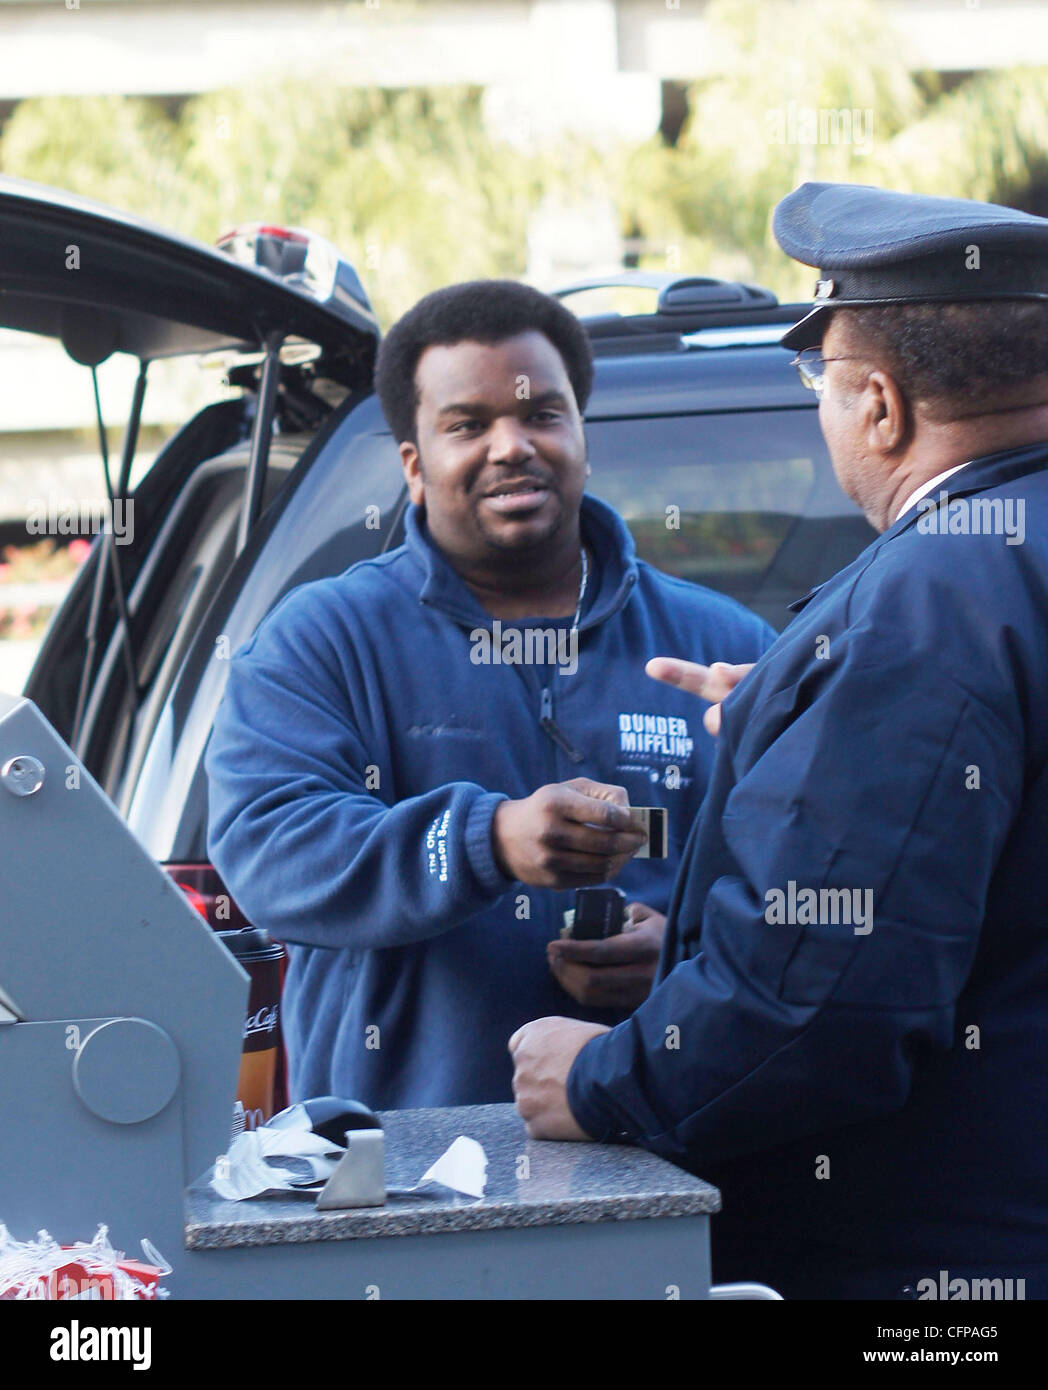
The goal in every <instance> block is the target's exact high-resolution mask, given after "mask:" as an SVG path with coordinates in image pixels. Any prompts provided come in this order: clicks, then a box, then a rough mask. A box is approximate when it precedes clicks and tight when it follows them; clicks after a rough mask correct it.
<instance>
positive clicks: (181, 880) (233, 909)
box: [160, 863, 251, 931]
mask: <svg viewBox="0 0 1048 1390" xmlns="http://www.w3.org/2000/svg"><path fill="white" fill-rule="evenodd" d="M160 867H161V868H162V869H163V870H164V872H165V873H166V874H167V875H168V876H169V877H170V878H172V879H174V881H175V883H176V884H177V886H178V887H179V888H181V890H182V892H183V893H185V895H186V897H187V898H188V899H189V901H190V904H191V905H192V906H193V907H195V908H196V910H197V912H199V913H200V915H201V917H203V919H204V921H205V922H207V924H208V926H210V927H213V928H214V930H215V931H241V930H242V929H243V928H244V927H249V926H250V925H251V923H250V922H249V921H248V920H247V918H246V917H245V916H244V914H243V913H242V912H241V911H240V908H239V907H237V905H236V903H235V902H234V901H233V899H232V897H231V895H230V893H229V890H228V889H227V888H226V886H225V884H224V883H223V882H222V880H221V878H220V877H219V874H218V870H217V869H216V868H215V867H214V865H212V864H206V863H204V864H199V863H198V864H161V866H160Z"/></svg>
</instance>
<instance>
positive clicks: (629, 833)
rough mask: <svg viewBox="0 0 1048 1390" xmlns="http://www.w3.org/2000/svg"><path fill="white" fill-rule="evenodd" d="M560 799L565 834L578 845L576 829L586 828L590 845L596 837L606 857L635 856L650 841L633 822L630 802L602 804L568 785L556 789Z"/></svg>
mask: <svg viewBox="0 0 1048 1390" xmlns="http://www.w3.org/2000/svg"><path fill="white" fill-rule="evenodd" d="M618 790H622V789H621V788H618ZM622 794H623V796H625V795H626V793H625V792H623V793H622ZM557 797H558V802H557V809H558V811H559V813H560V815H561V817H562V819H563V821H564V822H565V824H564V826H563V833H565V834H571V835H572V836H573V842H574V843H575V844H576V845H578V844H580V841H579V839H578V837H577V835H576V833H575V827H576V826H578V827H581V828H584V830H585V837H584V838H585V841H586V843H587V844H591V843H595V841H594V839H593V837H594V836H598V837H599V842H600V844H601V845H602V846H603V848H602V849H601V850H600V851H599V852H600V853H604V854H635V853H636V852H637V850H638V849H640V847H641V845H642V844H643V843H644V841H645V840H646V839H647V836H646V835H645V834H644V831H643V830H638V829H637V828H636V827H635V826H634V824H633V822H632V821H631V820H630V813H629V803H628V802H626V803H623V804H619V803H616V802H612V801H601V800H599V799H598V798H596V797H593V796H589V795H586V794H585V793H583V792H581V791H579V790H578V788H577V787H576V786H573V785H570V784H568V783H565V784H564V785H563V786H561V787H558V788H557Z"/></svg>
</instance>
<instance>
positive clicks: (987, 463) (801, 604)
mask: <svg viewBox="0 0 1048 1390" xmlns="http://www.w3.org/2000/svg"><path fill="white" fill-rule="evenodd" d="M1045 468H1048V441H1043V442H1041V443H1037V444H1024V445H1023V446H1022V448H1021V449H1007V450H1005V451H1004V452H1002V453H997V454H983V455H981V456H980V457H979V458H975V459H971V460H970V461H969V462H968V463H966V464H960V465H958V467H957V469H956V470H954V469H950V470H948V472H947V474H946V475H940V477H938V478H933V479H932V481H931V482H930V483H928V484H927V485H926V486H927V490H928V491H929V492H930V490H931V489H932V488H933V487H934V486H935V485H936V484H938V483H941V482H943V481H944V479H945V477H948V476H950V475H951V474H953V475H954V476H953V479H952V482H951V485H950V487H948V488H942V489H941V491H942V492H943V493H945V494H946V500H947V501H949V500H950V499H951V498H954V497H967V496H970V495H971V494H972V493H976V492H985V491H987V490H988V489H989V488H994V487H1003V486H1004V485H1005V484H1006V483H1011V482H1014V481H1015V479H1016V478H1022V477H1025V476H1026V474H1028V473H1037V472H1040V471H1042V470H1043V469H1045ZM962 469H963V471H962ZM922 495H923V494H922ZM920 500H921V495H918V496H917V497H913V498H911V499H910V500H909V501H908V502H907V504H906V507H905V509H904V510H903V511H901V512H900V513H899V515H898V516H897V517H896V519H895V521H894V522H893V523H892V525H891V526H889V527H888V529H887V531H883V532H882V533H881V534H880V535H879V536H877V537H875V539H874V540H872V541H871V542H870V544H869V545H868V546H867V547H866V550H864V551H863V552H862V553H863V554H864V555H865V554H866V553H867V552H868V551H870V550H879V549H880V547H881V546H882V545H887V544H888V543H889V542H890V541H893V540H894V539H895V537H896V536H901V535H902V533H903V532H904V531H907V530H909V528H910V527H911V526H912V525H914V523H915V522H916V521H917V519H918V517H919V516H921V515H922V514H923V513H922V511H921V509H919V508H918V507H917V505H916V503H917V502H918V501H920ZM934 500H935V505H936V506H938V505H940V503H941V500H942V499H941V498H939V497H936V498H935V499H934ZM857 558H858V556H856V559H857ZM852 563H854V561H853V562H852ZM849 568H850V567H849ZM842 573H843V571H842ZM829 582H830V581H829V580H828V579H827V580H824V581H823V583H822V584H816V586H815V588H814V589H812V590H810V592H808V593H807V594H805V595H804V597H803V598H799V599H795V600H794V602H793V603H791V604H788V605H787V607H788V608H789V610H790V612H791V613H799V612H800V611H801V610H802V609H804V608H807V606H808V604H809V603H811V601H812V599H813V598H814V597H815V596H816V594H818V593H819V592H820V590H822V589H824V588H825V587H826V585H827V584H828V583H829Z"/></svg>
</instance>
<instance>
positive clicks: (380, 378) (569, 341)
mask: <svg viewBox="0 0 1048 1390" xmlns="http://www.w3.org/2000/svg"><path fill="white" fill-rule="evenodd" d="M532 331H535V332H538V333H544V334H545V336H546V337H547V338H548V339H549V340H550V342H551V343H552V344H553V346H554V347H555V348H556V349H557V351H558V352H559V353H560V355H561V357H562V358H563V359H564V366H565V368H566V370H567V373H568V380H569V381H570V382H571V386H572V390H573V391H574V392H575V400H576V402H577V404H578V407H579V413H580V414H581V413H582V412H583V411H584V410H585V409H586V402H587V401H588V400H589V394H590V390H591V389H592V386H593V351H592V349H591V347H590V343H589V338H588V337H587V336H586V330H585V329H584V328H583V327H582V325H581V324H580V323H579V321H578V319H577V318H576V317H575V315H574V314H573V313H571V311H570V310H568V309H565V307H564V305H563V304H561V303H560V302H559V301H558V300H556V299H552V298H551V297H550V296H549V295H548V294H543V293H542V292H541V290H536V289H533V288H532V287H531V286H530V285H522V284H520V283H519V281H517V280H467V281H466V282H465V283H464V284H461V285H449V286H448V287H447V288H446V289H442V290H434V291H433V293H432V294H427V295H426V296H425V298H424V299H420V300H419V302H418V303H417V304H416V305H415V307H414V308H413V309H409V310H408V312H407V313H406V314H405V315H404V316H403V318H401V319H398V320H397V322H396V323H395V324H394V325H393V327H392V328H391V329H390V330H389V332H388V334H387V335H386V337H385V338H384V339H383V340H382V343H381V346H380V347H379V350H378V360H377V362H376V365H375V390H376V391H377V392H378V398H379V400H380V401H381V402H382V410H383V412H384V414H385V416H386V419H387V420H388V422H389V427H390V429H391V430H392V431H393V436H394V438H395V439H396V441H397V443H398V444H400V443H403V441H404V440H410V441H411V443H413V444H414V443H416V442H417V441H416V439H415V424H416V411H417V408H418V391H417V388H416V386H415V368H416V366H417V365H418V360H419V358H420V357H421V356H422V354H423V352H425V350H426V348H428V347H432V346H433V345H434V344H436V343H441V344H447V343H461V342H464V341H467V340H468V341H471V342H477V343H501V342H504V341H505V340H506V339H507V338H515V337H516V336H517V334H518V333H528V332H532Z"/></svg>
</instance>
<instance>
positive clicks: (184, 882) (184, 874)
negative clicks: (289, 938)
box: [161, 863, 287, 1129]
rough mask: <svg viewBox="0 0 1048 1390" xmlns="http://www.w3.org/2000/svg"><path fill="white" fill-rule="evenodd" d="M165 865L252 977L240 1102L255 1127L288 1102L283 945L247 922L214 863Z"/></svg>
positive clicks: (249, 1126)
mask: <svg viewBox="0 0 1048 1390" xmlns="http://www.w3.org/2000/svg"><path fill="white" fill-rule="evenodd" d="M161 867H162V868H163V869H164V870H165V872H166V873H168V874H169V875H170V877H171V878H172V879H173V880H174V882H175V883H176V884H177V886H178V887H179V888H180V889H181V890H182V892H183V893H184V894H185V895H186V897H187V898H188V899H189V902H190V904H191V905H192V906H193V907H194V908H195V909H196V911H197V912H199V913H200V915H201V917H203V919H204V921H205V922H207V924H208V925H209V926H210V927H211V928H212V929H213V930H214V932H215V935H216V936H218V937H219V939H220V940H221V941H222V942H223V943H224V944H225V946H226V948H227V949H228V950H230V951H231V952H232V953H233V955H234V956H236V958H237V960H238V961H239V962H240V964H241V965H242V966H243V967H244V969H245V970H246V971H247V973H248V974H249V975H250V977H251V995H250V999H249V1001H248V1006H247V1019H246V1020H245V1023H244V1055H243V1058H242V1060H241V1066H240V1081H239V1084H238V1087H237V1100H239V1101H241V1102H242V1103H243V1106H244V1121H245V1127H246V1128H247V1129H255V1128H256V1127H257V1126H258V1125H260V1124H262V1123H263V1122H264V1121H265V1120H268V1119H269V1117H270V1116H271V1115H272V1114H274V1113H275V1112H276V1111H278V1110H283V1108H284V1106H285V1105H286V1104H287V1098H286V1096H285V1095H284V1090H285V1089H286V1087H285V1080H284V1067H283V1060H284V1054H283V1046H282V1039H281V1034H280V989H281V985H282V982H283V963H284V948H283V946H281V945H280V944H279V943H278V942H276V941H274V940H273V938H272V937H271V936H270V935H269V933H268V932H266V931H263V930H262V929H261V928H259V927H253V926H252V925H251V924H250V922H248V920H247V918H246V917H245V916H244V914H243V913H242V912H241V911H240V908H239V907H237V905H236V903H235V902H234V901H233V899H232V898H231V897H230V895H229V892H228V890H227V889H226V886H225V884H224V883H223V882H222V880H221V878H219V876H218V871H217V870H216V869H215V867H214V865H213V864H200V863H197V864H173V863H168V864H163V865H161Z"/></svg>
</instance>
